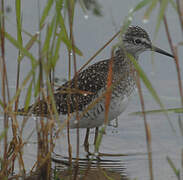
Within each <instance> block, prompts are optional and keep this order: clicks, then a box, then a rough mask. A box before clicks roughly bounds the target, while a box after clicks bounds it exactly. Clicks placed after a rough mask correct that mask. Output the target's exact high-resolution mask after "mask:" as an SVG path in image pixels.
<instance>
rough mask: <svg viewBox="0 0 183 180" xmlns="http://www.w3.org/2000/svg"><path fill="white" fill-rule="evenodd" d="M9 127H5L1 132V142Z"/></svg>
mask: <svg viewBox="0 0 183 180" xmlns="http://www.w3.org/2000/svg"><path fill="white" fill-rule="evenodd" d="M7 130H8V129H4V130H3V132H1V134H0V142H1V141H2V139H3V138H4V136H5V134H6V133H7Z"/></svg>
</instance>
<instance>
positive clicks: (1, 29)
mask: <svg viewBox="0 0 183 180" xmlns="http://www.w3.org/2000/svg"><path fill="white" fill-rule="evenodd" d="M0 10H1V13H2V14H1V17H0V34H1V35H0V38H1V43H0V44H1V57H0V58H1V72H2V97H3V105H4V129H8V115H7V112H5V109H6V106H7V102H6V86H7V85H8V83H7V74H6V62H5V35H4V33H5V19H4V17H5V14H4V13H5V11H4V0H1V4H0ZM7 90H8V89H7ZM7 139H8V137H7V131H6V132H5V134H4V154H3V164H2V169H3V170H6V169H7V167H8V164H7V159H8V157H7V150H8V143H7ZM2 175H5V176H7V175H8V174H7V172H6V171H4V173H3V174H2Z"/></svg>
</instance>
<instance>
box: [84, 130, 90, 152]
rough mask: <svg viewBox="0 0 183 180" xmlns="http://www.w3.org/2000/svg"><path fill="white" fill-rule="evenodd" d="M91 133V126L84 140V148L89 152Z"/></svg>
mask: <svg viewBox="0 0 183 180" xmlns="http://www.w3.org/2000/svg"><path fill="white" fill-rule="evenodd" d="M89 134H90V128H87V129H86V135H85V140H84V148H85V151H86V152H87V153H89V143H88V138H89Z"/></svg>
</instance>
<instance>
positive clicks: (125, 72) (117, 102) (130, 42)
mask: <svg viewBox="0 0 183 180" xmlns="http://www.w3.org/2000/svg"><path fill="white" fill-rule="evenodd" d="M121 36H122V38H121V39H122V41H120V42H119V43H118V45H117V47H116V50H115V52H114V55H113V63H112V80H111V81H112V85H113V87H112V88H111V99H110V105H109V112H108V120H109V121H111V120H113V119H116V118H117V117H118V116H119V115H120V114H121V113H122V112H123V111H124V110H125V109H126V107H127V105H128V102H129V100H130V97H131V96H132V95H133V94H134V92H135V91H136V76H137V73H135V71H134V69H135V67H134V65H133V63H132V61H131V60H130V59H129V56H127V54H128V53H129V54H130V55H131V56H133V57H134V58H135V59H136V60H137V61H138V59H139V55H140V54H141V53H143V52H144V51H154V52H157V53H160V54H163V55H166V56H169V57H171V58H174V56H173V55H172V54H170V53H168V52H166V51H164V50H162V49H160V48H158V47H156V46H154V45H153V44H152V42H151V40H150V37H149V35H148V33H147V32H146V31H145V30H144V29H143V28H141V27H139V26H132V25H131V26H129V27H128V28H127V29H126V31H125V32H124V33H123V34H122V35H121ZM110 61H111V58H109V59H105V60H101V61H99V62H97V63H95V64H92V65H90V66H89V67H87V68H86V69H84V70H82V71H81V72H79V73H78V74H77V76H76V77H73V79H71V80H70V81H67V82H65V83H64V84H63V85H61V86H60V87H58V88H57V89H56V90H55V91H54V93H53V96H54V101H55V105H56V110H57V112H58V114H59V119H60V120H61V122H64V121H65V120H66V119H67V116H68V113H70V114H71V116H70V119H69V126H70V128H77V127H79V128H86V136H85V140H84V146H85V149H86V150H87V151H88V145H89V143H88V137H89V130H90V128H96V132H98V128H99V127H100V126H102V125H103V124H104V120H105V96H104V94H105V92H106V90H107V79H108V72H109V66H110V65H109V64H110ZM69 88H70V92H71V93H68V89H69ZM50 109H52V105H51V103H50V104H49V103H48V102H47V101H46V100H45V99H43V100H39V101H37V102H35V103H33V104H32V105H30V106H29V107H28V108H27V110H25V108H22V109H19V112H20V113H25V111H26V113H29V114H33V115H35V116H49V115H50ZM77 117H80V118H79V120H78V121H77ZM96 135H97V133H96ZM95 142H96V137H95Z"/></svg>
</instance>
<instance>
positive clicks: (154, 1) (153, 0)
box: [144, 0, 159, 19]
mask: <svg viewBox="0 0 183 180" xmlns="http://www.w3.org/2000/svg"><path fill="white" fill-rule="evenodd" d="M158 2H159V0H151V4H150V5H149V7H148V8H147V10H146V12H145V13H144V19H149V17H150V15H151V13H152V11H153V10H154V9H155V7H156V5H157V3H158Z"/></svg>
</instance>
